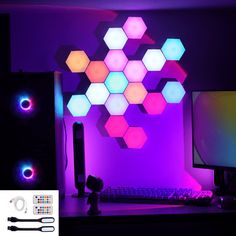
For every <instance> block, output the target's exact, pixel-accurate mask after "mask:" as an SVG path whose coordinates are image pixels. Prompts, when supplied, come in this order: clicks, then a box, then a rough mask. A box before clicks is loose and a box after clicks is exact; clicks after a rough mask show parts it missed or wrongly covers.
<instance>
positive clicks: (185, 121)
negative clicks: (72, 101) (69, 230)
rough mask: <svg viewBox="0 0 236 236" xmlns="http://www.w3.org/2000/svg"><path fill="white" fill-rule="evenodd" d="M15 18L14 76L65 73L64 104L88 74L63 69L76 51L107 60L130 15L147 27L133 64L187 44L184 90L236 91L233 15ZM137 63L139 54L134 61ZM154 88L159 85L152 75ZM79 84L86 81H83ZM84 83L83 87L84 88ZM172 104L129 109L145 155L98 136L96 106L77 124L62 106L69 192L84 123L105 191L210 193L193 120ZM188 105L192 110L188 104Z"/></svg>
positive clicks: (44, 11) (27, 13) (49, 13)
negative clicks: (111, 30) (173, 43)
mask: <svg viewBox="0 0 236 236" xmlns="http://www.w3.org/2000/svg"><path fill="white" fill-rule="evenodd" d="M2 11H3V12H10V13H11V46H12V48H11V51H12V70H13V71H18V70H19V69H23V70H24V71H52V70H59V71H62V72H63V91H64V100H65V104H66V103H67V102H68V99H69V97H70V96H71V95H72V94H76V92H78V90H80V89H81V88H82V89H83V86H84V83H83V82H82V81H83V80H84V78H83V76H80V75H78V74H72V73H70V72H69V71H68V68H66V66H65V64H64V60H65V58H66V56H67V55H68V52H69V50H71V49H83V50H85V51H86V52H87V54H88V55H89V57H90V58H91V59H103V58H104V57H105V55H106V52H107V48H106V46H105V45H104V43H103V40H102V37H103V35H104V34H105V32H106V30H107V28H108V27H112V26H118V27H119V26H121V25H122V24H123V23H124V22H125V19H126V18H127V17H128V16H132V15H134V16H142V17H143V19H144V21H145V22H146V24H147V26H148V30H147V35H148V36H150V38H152V39H153V40H154V41H155V42H156V43H155V44H152V43H153V41H152V40H151V39H150V38H149V37H146V39H145V40H146V41H145V43H146V44H144V45H141V47H140V48H139V49H138V51H137V52H136V55H135V58H137V59H138V58H142V55H143V53H144V51H145V50H146V49H147V48H152V47H153V48H155V47H158V48H160V47H161V45H162V44H163V43H164V41H165V39H166V38H168V37H178V38H181V40H182V41H183V43H184V45H185V48H186V53H185V55H184V56H183V58H182V59H181V62H180V64H181V65H182V66H183V68H184V69H185V70H186V71H187V72H188V77H187V79H186V82H185V84H184V86H185V88H186V90H187V91H190V90H191V89H200V88H206V89H209V88H214V89H215V88H221V87H222V86H228V87H232V86H234V87H236V86H235V79H234V60H233V59H234V57H233V55H234V54H235V46H233V47H232V46H231V43H232V42H233V41H235V40H236V30H235V27H234V25H233V22H235V16H236V14H235V10H230V9H228V10H183V11H181V10H179V11H171V10H170V11H140V12H137V11H134V12H132V11H129V12H125V11H123V12H113V11H95V10H80V9H72V8H51V7H41V8H34V7H24V8H7V7H6V8H4V9H2ZM130 58H134V55H133V56H132V55H130ZM150 76H151V77H150V80H151V81H150V83H149V86H150V88H151V89H155V88H156V86H157V82H158V81H154V79H155V76H157V75H155V74H152V75H150ZM81 82H82V83H81ZM85 84H86V83H85ZM186 99H187V96H186V98H185V100H184V103H185V104H183V103H181V104H178V105H168V106H167V108H166V109H165V111H164V113H163V114H162V115H160V116H149V115H147V114H144V113H142V112H141V111H140V109H139V108H138V107H136V106H130V107H129V109H128V111H127V114H126V119H127V120H128V122H129V123H130V124H131V125H134V126H138V125H141V126H142V127H144V129H145V131H146V132H147V135H148V141H147V143H146V144H145V146H144V148H143V149H140V150H129V149H123V148H121V147H120V146H119V144H118V143H117V141H116V140H114V139H112V138H109V137H107V136H104V134H102V133H101V132H100V131H101V129H98V128H101V126H100V124H101V122H104V119H105V118H106V115H104V114H106V113H104V112H105V111H104V109H103V108H101V107H92V109H91V110H90V112H89V114H88V116H87V117H85V118H73V117H72V116H71V115H70V114H69V112H68V110H67V108H66V106H65V121H66V127H67V134H68V137H67V154H68V158H69V165H68V168H67V171H66V177H67V193H68V194H71V193H73V192H74V191H75V189H74V186H73V185H74V184H73V150H72V130H71V126H72V124H73V122H74V121H77V120H79V121H82V122H84V125H85V148H86V150H85V152H86V172H87V174H94V175H98V176H100V177H102V178H103V179H104V181H105V184H106V185H131V186H133V185H136V186H161V187H165V186H169V187H171V186H182V187H192V188H195V189H199V188H201V186H202V187H203V188H210V187H211V186H212V182H213V178H212V177H213V176H212V171H208V170H201V169H193V168H192V167H191V165H192V163H191V158H192V154H191V117H190V110H189V102H188V101H187V100H186ZM186 104H187V106H186Z"/></svg>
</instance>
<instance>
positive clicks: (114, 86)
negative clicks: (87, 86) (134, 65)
mask: <svg viewBox="0 0 236 236" xmlns="http://www.w3.org/2000/svg"><path fill="white" fill-rule="evenodd" d="M105 85H106V87H107V89H108V91H109V92H110V93H123V92H124V91H125V89H126V87H127V85H128V80H127V78H126V77H125V75H124V73H123V72H110V73H109V75H108V76H107V78H106V81H105Z"/></svg>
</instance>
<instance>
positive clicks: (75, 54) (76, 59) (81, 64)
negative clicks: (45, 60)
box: [66, 51, 90, 72]
mask: <svg viewBox="0 0 236 236" xmlns="http://www.w3.org/2000/svg"><path fill="white" fill-rule="evenodd" d="M89 62H90V60H89V58H88V56H87V54H86V53H85V52H84V51H71V52H70V54H69V56H68V57H67V59H66V64H67V66H68V67H69V68H70V70H71V72H85V70H86V68H87V66H88V64H89Z"/></svg>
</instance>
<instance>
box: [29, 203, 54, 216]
mask: <svg viewBox="0 0 236 236" xmlns="http://www.w3.org/2000/svg"><path fill="white" fill-rule="evenodd" d="M52 210H53V209H52V206H41V205H38V206H34V209H33V212H34V215H52V212H53V211H52Z"/></svg>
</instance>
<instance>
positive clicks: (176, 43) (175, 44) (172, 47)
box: [161, 38, 185, 61]
mask: <svg viewBox="0 0 236 236" xmlns="http://www.w3.org/2000/svg"><path fill="white" fill-rule="evenodd" d="M161 50H162V52H163V54H164V55H165V58H166V59H167V60H174V61H179V60H180V58H181V57H182V56H183V54H184V52H185V48H184V45H183V44H182V42H181V40H180V39H176V38H168V39H167V40H166V41H165V43H164V44H163V46H162V48H161Z"/></svg>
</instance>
